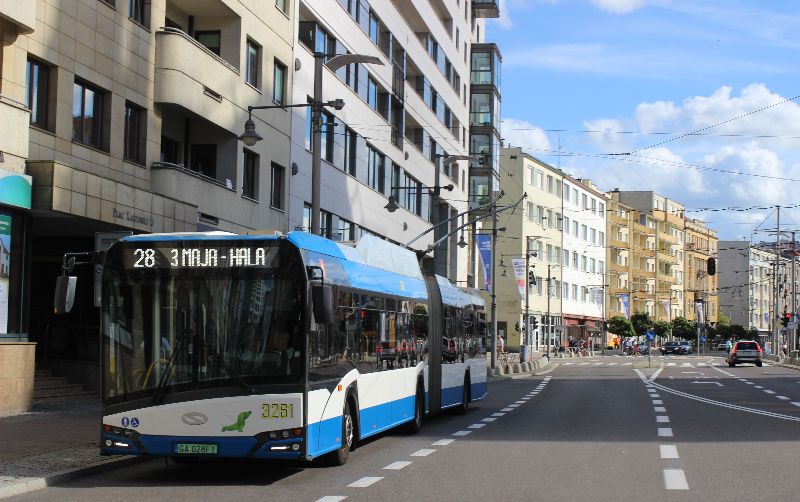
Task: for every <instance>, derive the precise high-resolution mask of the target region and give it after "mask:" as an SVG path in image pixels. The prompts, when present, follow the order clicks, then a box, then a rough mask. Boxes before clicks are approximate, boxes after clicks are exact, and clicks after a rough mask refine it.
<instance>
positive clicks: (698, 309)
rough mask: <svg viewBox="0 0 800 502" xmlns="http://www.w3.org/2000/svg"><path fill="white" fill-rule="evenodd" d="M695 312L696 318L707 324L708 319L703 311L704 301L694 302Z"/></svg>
mask: <svg viewBox="0 0 800 502" xmlns="http://www.w3.org/2000/svg"><path fill="white" fill-rule="evenodd" d="M694 312H695V319H697V322H698V323H700V324H705V323H706V319H705V315H704V312H703V303H702V302H695V304H694Z"/></svg>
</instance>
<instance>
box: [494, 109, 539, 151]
mask: <svg viewBox="0 0 800 502" xmlns="http://www.w3.org/2000/svg"><path fill="white" fill-rule="evenodd" d="M500 129H501V132H500V134H501V135H502V136H503V138H504V139H505V144H506V145H507V146H517V147H522V148H523V149H529V150H531V151H529V152H528V153H530V154H531V155H533V156H537V155H538V154H537V151H539V152H546V151H548V150H550V149H551V148H550V139H549V138H548V137H547V133H545V132H544V131H543V130H542V129H541V128H540V127H537V126H535V125H533V124H531V123H530V122H526V121H524V120H517V119H508V118H507V119H503V123H502V124H501V126H500Z"/></svg>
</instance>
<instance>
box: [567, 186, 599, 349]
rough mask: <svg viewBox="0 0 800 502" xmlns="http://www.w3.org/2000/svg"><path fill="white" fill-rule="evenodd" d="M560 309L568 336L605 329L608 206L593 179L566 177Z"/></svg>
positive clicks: (577, 337) (573, 336)
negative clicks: (603, 326)
mask: <svg viewBox="0 0 800 502" xmlns="http://www.w3.org/2000/svg"><path fill="white" fill-rule="evenodd" d="M562 204H563V222H562V226H563V229H564V230H563V232H562V236H563V240H562V246H561V247H562V250H561V254H562V284H561V297H562V298H561V309H562V315H563V319H564V327H565V329H564V332H565V336H566V337H567V339H569V337H572V338H573V339H585V338H586V337H587V336H593V334H594V333H598V332H599V331H601V330H602V322H603V320H604V318H605V284H606V276H605V273H606V207H607V205H608V197H607V196H606V195H605V194H604V193H603V192H601V191H600V190H598V189H597V188H596V187H595V186H594V185H593V184H592V182H591V181H589V180H580V179H574V178H571V177H569V176H567V177H565V178H564V181H563V187H562Z"/></svg>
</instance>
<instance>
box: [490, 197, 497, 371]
mask: <svg viewBox="0 0 800 502" xmlns="http://www.w3.org/2000/svg"><path fill="white" fill-rule="evenodd" d="M496 254H497V204H492V292H491V297H492V305H491V314H492V369H494V368H495V367H497V302H496V301H495V300H496V297H497V295H496V292H497V277H496V274H495V272H497V270H496V269H497V258H496V256H495V255H496Z"/></svg>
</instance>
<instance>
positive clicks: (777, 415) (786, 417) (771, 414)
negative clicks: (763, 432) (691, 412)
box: [634, 369, 800, 422]
mask: <svg viewBox="0 0 800 502" xmlns="http://www.w3.org/2000/svg"><path fill="white" fill-rule="evenodd" d="M634 371H635V372H636V373H637V374H638V375H639V378H640V379H641V380H642V381H643V382H646V381H647V377H645V376H644V373H642V372H641V370H639V369H634ZM653 385H655V386H656V388H658V389H661V390H662V391H664V392H669V393H670V394H674V395H676V396H681V397H685V398H687V399H692V400H694V401H700V402H701V403H707V404H713V405H715V406H720V407H722V408H728V409H731V410H738V411H744V412H747V413H753V414H755V415H763V416H766V417H771V418H778V419H781V420H787V421H790V422H800V417H795V416H792V415H784V414H782V413H775V412H772V411H763V410H757V409H754V408H747V407H745V406H739V405H736V404H729V403H723V402H721V401H714V400H713V399H707V398H705V397H700V396H695V395H692V394H689V393H687V392H681V391H679V390H675V389H671V388H669V387H666V386H664V385H661V384H657V383H654V384H653ZM795 406H798V407H800V404H797V405H795Z"/></svg>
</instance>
